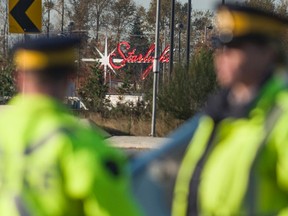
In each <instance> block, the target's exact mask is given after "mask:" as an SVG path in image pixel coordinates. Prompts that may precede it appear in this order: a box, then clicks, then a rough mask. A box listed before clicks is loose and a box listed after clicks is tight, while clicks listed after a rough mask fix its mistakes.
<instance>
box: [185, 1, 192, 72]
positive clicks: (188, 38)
mask: <svg viewBox="0 0 288 216" xmlns="http://www.w3.org/2000/svg"><path fill="white" fill-rule="evenodd" d="M191 1H192V0H188V11H187V17H188V21H187V45H186V69H187V72H188V71H189V62H190V33H191V30H190V29H191V7H192V6H191V5H192V3H191Z"/></svg>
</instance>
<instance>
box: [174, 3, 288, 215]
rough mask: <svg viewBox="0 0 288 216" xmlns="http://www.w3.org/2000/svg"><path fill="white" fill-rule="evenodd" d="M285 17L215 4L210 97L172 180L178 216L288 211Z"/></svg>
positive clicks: (283, 212)
mask: <svg viewBox="0 0 288 216" xmlns="http://www.w3.org/2000/svg"><path fill="white" fill-rule="evenodd" d="M286 27H287V20H284V19H282V18H281V17H279V16H277V15H275V14H272V13H270V12H266V11H262V10H259V9H256V8H252V7H247V6H243V5H233V4H227V5H221V6H219V7H218V9H217V31H218V33H219V37H218V48H217V49H216V51H215V57H214V58H215V59H214V62H215V69H216V74H217V78H218V81H219V84H220V86H221V87H222V89H223V90H221V91H220V92H219V93H218V94H216V95H215V96H213V97H212V98H211V99H210V100H209V101H208V104H207V108H206V109H205V114H204V115H203V116H202V117H201V118H200V120H199V125H198V127H197V130H196V132H195V134H194V136H193V138H192V140H191V142H190V144H189V146H188V147H187V149H186V152H185V154H184V156H183V159H182V163H181V165H180V168H179V170H178V175H177V179H176V183H175V187H174V199H173V208H172V215H173V216H184V215H205V216H206V215H208V216H209V215H214V216H215V215H219V216H228V215H287V214H288V136H287V135H288V124H287V122H288V86H287V84H288V83H287V81H288V79H287V64H286V62H285V56H284V54H283V48H282V45H281V39H282V36H283V35H284V33H285V30H286V29H287V28H286Z"/></svg>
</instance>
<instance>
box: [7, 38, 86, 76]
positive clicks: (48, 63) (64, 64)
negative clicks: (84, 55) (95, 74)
mask: <svg viewBox="0 0 288 216" xmlns="http://www.w3.org/2000/svg"><path fill="white" fill-rule="evenodd" d="M79 44H80V39H79V38H64V37H50V38H37V39H29V40H28V41H26V42H22V43H18V44H16V45H15V46H14V48H13V56H14V62H15V65H16V68H17V69H22V70H25V71H45V70H46V71H48V70H53V69H54V70H73V69H75V68H74V67H75V61H76V59H77V57H76V52H75V51H76V50H75V47H76V46H78V45H79Z"/></svg>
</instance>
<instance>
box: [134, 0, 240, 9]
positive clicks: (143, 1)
mask: <svg viewBox="0 0 288 216" xmlns="http://www.w3.org/2000/svg"><path fill="white" fill-rule="evenodd" d="M233 1H234V0H225V2H233ZM135 2H136V4H138V5H143V6H144V7H145V8H148V7H149V4H150V0H135ZM180 2H182V3H185V2H188V0H180ZM217 2H219V3H221V2H222V0H192V8H193V10H195V9H196V10H213V9H214V7H215V5H216V4H217Z"/></svg>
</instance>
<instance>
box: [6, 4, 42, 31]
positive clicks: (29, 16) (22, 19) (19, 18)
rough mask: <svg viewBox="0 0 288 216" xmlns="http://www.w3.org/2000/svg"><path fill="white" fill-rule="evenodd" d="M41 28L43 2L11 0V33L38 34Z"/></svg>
mask: <svg viewBox="0 0 288 216" xmlns="http://www.w3.org/2000/svg"><path fill="white" fill-rule="evenodd" d="M41 28H42V1H41V0H9V32H10V33H38V32H41Z"/></svg>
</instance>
